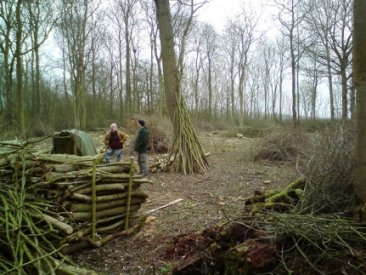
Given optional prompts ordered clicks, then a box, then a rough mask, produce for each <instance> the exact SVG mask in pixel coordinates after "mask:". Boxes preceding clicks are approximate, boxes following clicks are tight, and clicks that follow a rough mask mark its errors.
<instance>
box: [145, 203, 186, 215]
mask: <svg viewBox="0 0 366 275" xmlns="http://www.w3.org/2000/svg"><path fill="white" fill-rule="evenodd" d="M182 200H183V199H176V200H174V201H172V202H170V203H168V204H164V205H162V206H160V207H158V208H155V209H151V210H148V211H146V212H145V215H147V214H151V213H153V212H156V211H158V210H161V209H164V208H166V207H168V206H171V205H173V204H176V203H178V202H180V201H182Z"/></svg>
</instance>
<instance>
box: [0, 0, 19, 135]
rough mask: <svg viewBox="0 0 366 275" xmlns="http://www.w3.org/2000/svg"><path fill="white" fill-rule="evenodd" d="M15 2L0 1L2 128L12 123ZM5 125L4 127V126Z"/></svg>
mask: <svg viewBox="0 0 366 275" xmlns="http://www.w3.org/2000/svg"><path fill="white" fill-rule="evenodd" d="M15 5H16V2H15V1H0V51H1V54H2V58H3V60H2V64H3V72H4V74H2V75H1V77H3V78H4V90H5V95H2V94H0V96H4V97H5V102H6V104H5V115H4V118H3V119H4V126H6V127H7V128H8V127H10V126H11V125H12V124H13V123H14V121H15V116H14V113H13V112H14V98H15V97H14V95H13V93H14V88H13V73H14V62H15V59H14V56H13V55H12V53H13V51H14V40H13V39H12V37H14V31H15V28H16V25H15V24H16V20H15ZM5 124H6V125H5Z"/></svg>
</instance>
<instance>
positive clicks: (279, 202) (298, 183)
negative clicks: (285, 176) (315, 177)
mask: <svg viewBox="0 0 366 275" xmlns="http://www.w3.org/2000/svg"><path fill="white" fill-rule="evenodd" d="M304 188H305V179H303V178H298V179H296V180H294V181H293V182H291V183H290V184H288V185H287V186H285V187H284V188H283V189H280V190H266V191H257V190H256V191H255V192H254V195H253V196H252V197H250V198H249V199H247V200H246V201H245V205H246V206H247V207H249V208H250V209H251V212H252V213H256V212H258V211H262V210H275V211H279V212H285V211H287V210H289V209H291V208H293V207H295V206H296V205H297V203H298V202H299V201H300V200H301V198H302V196H303V192H304Z"/></svg>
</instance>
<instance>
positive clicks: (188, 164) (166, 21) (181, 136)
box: [154, 0, 208, 174]
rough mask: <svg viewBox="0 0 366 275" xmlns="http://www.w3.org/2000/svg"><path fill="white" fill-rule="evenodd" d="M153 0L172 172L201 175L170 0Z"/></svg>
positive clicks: (199, 152) (201, 161) (202, 160)
mask: <svg viewBox="0 0 366 275" xmlns="http://www.w3.org/2000/svg"><path fill="white" fill-rule="evenodd" d="M154 1H155V5H156V16H157V21H158V27H159V31H160V42H161V49H162V60H163V71H164V86H165V94H166V98H167V104H168V111H169V116H170V119H171V121H172V124H173V131H174V142H173V146H172V152H173V154H174V156H175V162H174V166H173V169H174V170H176V171H178V172H181V173H183V174H186V173H193V172H204V171H205V170H206V168H207V165H208V162H207V159H206V157H205V154H204V152H203V149H202V147H201V144H200V142H199V140H198V137H197V134H196V132H195V130H194V128H193V125H192V123H191V120H190V117H189V114H188V111H187V108H186V105H185V102H184V100H183V97H182V94H181V85H180V82H179V75H178V68H177V60H176V55H175V50H174V35H173V27H172V18H171V13H170V5H169V0H154Z"/></svg>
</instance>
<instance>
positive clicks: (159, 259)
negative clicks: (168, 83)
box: [74, 135, 296, 274]
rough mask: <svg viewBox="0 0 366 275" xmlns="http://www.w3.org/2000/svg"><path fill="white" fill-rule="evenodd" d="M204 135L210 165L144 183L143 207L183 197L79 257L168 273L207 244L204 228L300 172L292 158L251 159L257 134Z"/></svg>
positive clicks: (99, 265)
mask: <svg viewBox="0 0 366 275" xmlns="http://www.w3.org/2000/svg"><path fill="white" fill-rule="evenodd" d="M201 141H202V145H203V147H204V150H205V151H206V152H210V156H209V163H210V168H209V170H208V171H207V172H206V173H205V174H193V175H181V174H175V173H164V174H152V175H151V179H152V180H153V181H154V184H153V185H147V186H145V187H144V189H145V191H146V192H147V193H148V194H149V198H148V201H147V202H146V203H145V204H144V205H143V207H142V209H141V210H140V212H141V213H142V214H143V213H144V212H146V211H148V210H151V209H155V208H157V207H159V206H162V205H164V204H167V203H169V202H172V201H174V200H176V199H178V198H182V199H183V200H182V201H180V202H179V203H177V204H174V205H171V206H169V207H167V208H164V209H161V210H159V211H156V212H153V213H151V215H150V217H149V219H148V221H147V223H146V225H145V226H144V227H143V228H142V230H141V231H140V232H139V233H137V234H135V235H133V236H130V237H128V238H122V237H121V238H118V239H115V240H113V241H111V242H109V243H108V244H107V245H105V246H103V247H100V248H97V249H90V250H85V251H83V252H81V253H80V254H77V255H74V260H75V262H77V263H78V264H80V265H81V266H84V267H87V268H90V269H93V270H95V271H97V272H100V273H103V274H169V273H170V271H171V270H172V268H173V266H174V265H175V264H176V263H177V261H179V260H181V259H182V258H184V257H186V255H188V254H190V255H191V254H192V253H194V252H199V250H200V248H203V247H204V246H205V245H207V240H206V239H205V238H203V237H202V236H201V235H200V234H199V233H200V232H202V231H203V230H204V229H207V228H209V227H212V228H215V226H217V225H222V224H225V223H226V222H228V217H238V216H240V215H241V213H242V212H243V208H244V201H245V199H247V198H248V197H250V196H252V195H253V193H254V191H255V190H264V189H277V188H280V187H282V186H284V185H286V184H288V183H289V182H291V181H292V180H293V179H295V178H296V172H295V168H294V167H293V166H291V165H289V164H286V163H279V162H252V161H250V155H251V150H252V148H253V147H255V146H256V142H257V140H256V139H246V138H235V139H228V138H223V137H219V136H217V135H216V136H208V135H204V136H202V137H201ZM125 157H126V155H125ZM150 157H151V158H153V157H154V156H150ZM192 249H195V250H196V251H192Z"/></svg>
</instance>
